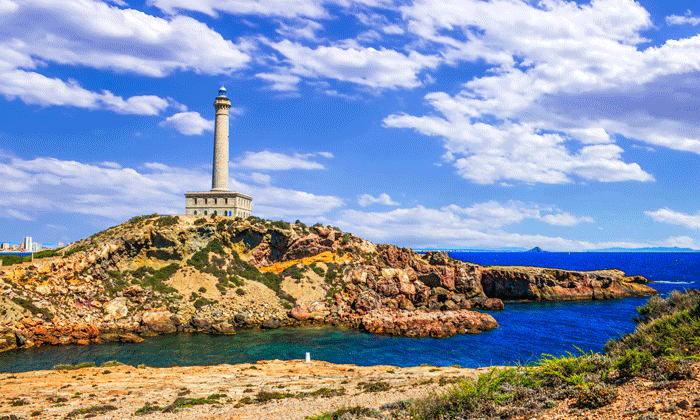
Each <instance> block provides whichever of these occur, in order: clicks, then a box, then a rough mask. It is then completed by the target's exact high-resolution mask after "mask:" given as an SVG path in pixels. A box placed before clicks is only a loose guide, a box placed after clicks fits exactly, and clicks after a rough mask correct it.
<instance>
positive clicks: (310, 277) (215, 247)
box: [0, 215, 656, 349]
mask: <svg viewBox="0 0 700 420" xmlns="http://www.w3.org/2000/svg"><path fill="white" fill-rule="evenodd" d="M61 254H62V256H50V257H47V258H42V259H35V261H34V262H31V263H23V264H16V265H11V266H4V267H2V269H0V290H1V292H0V349H9V348H14V347H20V346H33V345H40V344H42V343H49V344H63V343H81V344H87V343H90V342H100V341H105V340H120V341H138V340H141V338H140V336H141V335H152V334H160V333H170V332H176V331H205V332H211V333H220V334H232V333H235V329H236V328H241V327H262V328H277V327H279V326H283V325H300V324H305V323H312V322H314V323H326V324H333V325H339V324H343V325H348V326H352V327H355V328H360V329H363V330H366V331H369V332H374V333H386V334H394V335H405V336H411V337H420V336H432V337H444V336H450V335H454V334H459V333H465V332H478V331H483V330H487V329H491V328H495V327H496V326H497V325H498V324H497V323H496V321H495V320H494V319H493V317H491V316H490V315H488V314H486V313H482V312H476V311H473V310H472V309H486V310H498V309H502V308H503V302H502V301H501V299H527V300H579V299H605V298H617V297H624V296H631V295H645V294H654V293H656V292H655V291H654V290H653V289H651V288H649V287H647V286H645V285H644V283H646V280H645V279H644V278H642V277H639V276H636V277H626V276H625V274H624V273H623V272H621V271H617V270H605V271H596V272H575V271H566V270H556V269H541V268H531V267H488V268H485V267H481V266H479V265H475V264H470V263H465V262H461V261H457V260H454V259H452V258H450V257H449V256H448V255H447V254H446V253H441V252H427V253H425V254H418V253H416V252H414V251H413V250H410V249H407V248H398V247H395V246H392V245H377V244H373V243H371V242H368V241H366V240H364V239H361V238H358V237H356V236H354V235H352V234H349V233H343V232H341V231H340V230H339V229H337V228H334V227H331V226H322V225H320V224H317V225H314V226H306V225H304V224H302V223H294V224H289V223H286V222H281V221H278V222H271V221H265V220H261V219H258V218H255V217H251V218H248V219H245V220H242V219H232V218H207V219H204V218H196V217H190V216H157V215H152V216H142V217H136V218H133V219H131V220H130V221H128V222H126V223H123V224H121V225H119V226H115V227H112V228H110V229H107V230H105V231H103V232H99V233H97V234H95V235H93V236H91V237H89V238H87V239H84V240H81V241H78V242H76V243H74V244H71V245H70V246H68V247H66V248H65V249H63V250H62V251H61Z"/></svg>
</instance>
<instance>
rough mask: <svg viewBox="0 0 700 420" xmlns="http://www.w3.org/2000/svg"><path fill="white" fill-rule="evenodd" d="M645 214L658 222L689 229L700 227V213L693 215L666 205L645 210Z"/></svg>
mask: <svg viewBox="0 0 700 420" xmlns="http://www.w3.org/2000/svg"><path fill="white" fill-rule="evenodd" d="M644 214H646V215H647V216H649V217H651V218H652V219H654V220H656V221H657V222H661V223H669V224H672V225H679V226H684V227H687V228H688V229H700V213H698V214H693V215H691V214H685V213H680V212H677V211H674V210H671V209H669V208H667V207H664V208H661V209H658V210H654V211H645V212H644Z"/></svg>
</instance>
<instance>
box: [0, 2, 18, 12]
mask: <svg viewBox="0 0 700 420" xmlns="http://www.w3.org/2000/svg"><path fill="white" fill-rule="evenodd" d="M18 9H19V5H18V4H17V3H15V2H13V1H12V0H0V15H2V14H4V13H14V12H16V11H17V10H18Z"/></svg>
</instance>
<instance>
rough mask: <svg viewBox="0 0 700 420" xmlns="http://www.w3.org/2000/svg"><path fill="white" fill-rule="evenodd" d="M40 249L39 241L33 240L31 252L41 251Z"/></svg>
mask: <svg viewBox="0 0 700 420" xmlns="http://www.w3.org/2000/svg"><path fill="white" fill-rule="evenodd" d="M42 249H43V248H42V247H41V244H40V243H38V242H34V243H33V244H32V252H39V251H41V250H42Z"/></svg>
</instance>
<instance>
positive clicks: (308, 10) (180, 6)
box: [148, 0, 328, 18]
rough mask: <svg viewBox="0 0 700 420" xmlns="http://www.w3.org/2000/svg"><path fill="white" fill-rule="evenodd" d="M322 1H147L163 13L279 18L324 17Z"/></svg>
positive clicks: (325, 14) (324, 11) (325, 13)
mask: <svg viewBox="0 0 700 420" xmlns="http://www.w3.org/2000/svg"><path fill="white" fill-rule="evenodd" d="M322 3H323V1H322V0H285V1H279V0H248V1H240V0H148V4H149V5H152V6H155V7H157V8H159V9H161V10H162V11H164V12H165V13H168V14H171V15H172V14H175V13H176V10H191V11H195V12H201V13H205V14H207V15H209V16H217V12H224V13H230V14H240V15H260V16H281V17H289V18H294V17H310V18H321V17H326V16H328V15H327V12H326V10H325V9H324V8H323V7H322Z"/></svg>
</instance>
